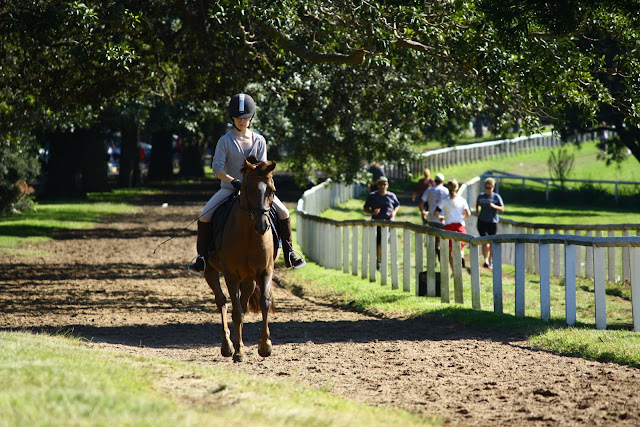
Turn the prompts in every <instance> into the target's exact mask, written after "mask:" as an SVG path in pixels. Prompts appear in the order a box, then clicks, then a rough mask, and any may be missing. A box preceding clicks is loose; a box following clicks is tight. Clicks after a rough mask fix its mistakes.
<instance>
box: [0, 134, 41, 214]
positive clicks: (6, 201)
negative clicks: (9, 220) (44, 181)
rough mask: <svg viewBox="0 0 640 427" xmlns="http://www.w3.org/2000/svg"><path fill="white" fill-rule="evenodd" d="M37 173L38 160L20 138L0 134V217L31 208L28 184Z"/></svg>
mask: <svg viewBox="0 0 640 427" xmlns="http://www.w3.org/2000/svg"><path fill="white" fill-rule="evenodd" d="M37 172H38V158H37V154H36V153H34V151H33V149H32V148H31V147H30V146H29V145H28V144H27V143H25V140H24V139H22V138H16V137H12V136H5V137H4V138H2V136H1V134H0V216H2V215H3V214H7V213H8V212H11V211H12V210H18V211H24V210H28V209H29V208H30V207H31V196H30V191H32V189H30V188H29V186H28V184H27V183H29V182H33V180H34V179H35V176H36V174H37Z"/></svg>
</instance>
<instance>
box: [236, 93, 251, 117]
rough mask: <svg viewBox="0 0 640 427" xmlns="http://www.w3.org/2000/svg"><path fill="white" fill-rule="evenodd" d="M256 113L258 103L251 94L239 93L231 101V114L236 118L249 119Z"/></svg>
mask: <svg viewBox="0 0 640 427" xmlns="http://www.w3.org/2000/svg"><path fill="white" fill-rule="evenodd" d="M255 113H256V103H255V101H254V100H253V98H252V97H251V96H250V95H247V94H246V93H238V94H236V95H233V96H232V97H231V101H229V114H231V117H233V118H236V119H248V118H251V117H253V115H254V114H255Z"/></svg>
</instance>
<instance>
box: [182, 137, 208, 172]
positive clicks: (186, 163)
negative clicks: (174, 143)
mask: <svg viewBox="0 0 640 427" xmlns="http://www.w3.org/2000/svg"><path fill="white" fill-rule="evenodd" d="M184 142H185V143H184V148H183V151H182V162H181V163H180V175H181V176H188V177H197V178H202V177H204V167H203V165H202V151H201V150H202V147H201V145H200V144H199V142H198V141H197V140H196V139H195V138H193V139H191V138H190V139H186V138H185V141H184Z"/></svg>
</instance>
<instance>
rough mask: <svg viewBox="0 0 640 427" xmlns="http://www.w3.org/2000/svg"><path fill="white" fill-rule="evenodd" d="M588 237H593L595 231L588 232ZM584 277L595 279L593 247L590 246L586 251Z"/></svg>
mask: <svg viewBox="0 0 640 427" xmlns="http://www.w3.org/2000/svg"><path fill="white" fill-rule="evenodd" d="M587 237H593V231H591V230H588V231H587ZM584 252H585V256H584V275H585V277H590V278H593V245H589V246H587V247H586V248H585V250H584Z"/></svg>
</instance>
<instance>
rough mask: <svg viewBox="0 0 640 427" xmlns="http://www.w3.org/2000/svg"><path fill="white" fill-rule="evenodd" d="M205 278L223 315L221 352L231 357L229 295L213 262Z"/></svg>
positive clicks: (206, 270) (209, 265) (205, 273)
mask: <svg viewBox="0 0 640 427" xmlns="http://www.w3.org/2000/svg"><path fill="white" fill-rule="evenodd" d="M204 278H205V279H206V280H207V283H208V284H209V287H210V288H211V290H212V291H213V295H215V299H216V306H217V307H218V312H219V313H220V316H221V321H222V331H221V332H220V336H221V337H222V346H221V347H220V353H221V354H222V355H223V356H224V357H231V355H232V354H233V352H232V351H231V347H232V344H231V338H230V332H229V325H228V321H227V318H228V314H227V297H225V295H224V293H223V292H222V288H221V287H220V273H218V271H217V270H215V269H214V268H213V267H212V266H211V264H207V268H206V269H205V272H204Z"/></svg>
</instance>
